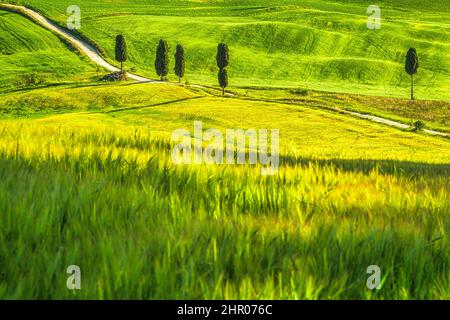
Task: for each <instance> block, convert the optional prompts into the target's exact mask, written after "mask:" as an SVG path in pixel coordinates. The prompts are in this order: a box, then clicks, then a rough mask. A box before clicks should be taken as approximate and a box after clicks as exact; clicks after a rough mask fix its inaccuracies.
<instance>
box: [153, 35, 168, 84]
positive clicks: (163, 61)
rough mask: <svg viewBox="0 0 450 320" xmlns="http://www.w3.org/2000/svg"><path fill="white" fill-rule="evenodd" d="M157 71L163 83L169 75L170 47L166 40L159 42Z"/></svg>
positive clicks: (156, 61) (156, 62)
mask: <svg viewBox="0 0 450 320" xmlns="http://www.w3.org/2000/svg"><path fill="white" fill-rule="evenodd" d="M155 69H156V73H157V74H158V76H160V77H161V81H163V80H164V78H165V77H167V75H168V74H169V45H168V44H167V41H166V40H163V39H161V40H159V43H158V48H157V49H156V60H155Z"/></svg>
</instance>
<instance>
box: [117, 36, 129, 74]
mask: <svg viewBox="0 0 450 320" xmlns="http://www.w3.org/2000/svg"><path fill="white" fill-rule="evenodd" d="M127 59H128V52H127V43H126V41H125V38H124V36H123V35H121V34H119V35H117V36H116V61H117V62H120V72H121V73H122V74H123V73H124V71H123V63H124V62H125V61H127Z"/></svg>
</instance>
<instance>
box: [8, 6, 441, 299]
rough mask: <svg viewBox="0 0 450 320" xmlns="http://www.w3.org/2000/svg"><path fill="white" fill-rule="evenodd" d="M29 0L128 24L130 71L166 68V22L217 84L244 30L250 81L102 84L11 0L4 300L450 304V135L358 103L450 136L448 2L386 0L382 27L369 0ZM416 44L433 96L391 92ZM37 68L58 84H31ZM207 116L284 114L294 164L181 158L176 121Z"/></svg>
mask: <svg viewBox="0 0 450 320" xmlns="http://www.w3.org/2000/svg"><path fill="white" fill-rule="evenodd" d="M11 2H13V1H11ZM16 2H17V1H16ZM18 2H22V3H27V4H31V5H32V6H34V7H38V8H39V9H41V10H42V11H43V12H44V13H45V14H47V15H49V16H50V17H51V18H53V19H55V20H57V21H59V22H62V21H64V19H65V18H64V12H65V8H66V7H67V6H68V5H69V4H70V5H71V4H77V3H78V4H80V5H81V8H82V12H83V17H84V19H83V22H82V26H83V28H82V30H81V32H82V33H83V34H84V35H86V36H89V37H91V38H92V39H93V40H94V41H95V42H97V43H99V44H100V45H101V46H102V47H104V48H105V49H106V53H107V55H108V57H109V59H110V58H111V57H113V52H112V48H113V43H112V42H111V41H112V39H113V35H115V33H116V32H119V31H123V32H124V33H125V34H126V36H127V39H129V46H130V53H131V56H130V60H131V62H130V63H129V64H128V66H129V67H131V66H133V65H134V66H136V67H137V68H138V71H139V72H141V73H142V74H144V75H150V76H152V77H155V75H154V74H153V71H152V65H153V55H154V48H153V47H156V41H157V40H158V39H159V37H160V36H164V37H166V38H167V39H168V40H169V41H170V43H171V44H172V45H174V44H175V42H177V41H183V43H184V44H185V45H186V47H187V48H188V49H189V51H188V58H189V63H188V79H189V81H191V82H199V83H202V84H212V83H215V73H216V70H215V66H214V51H215V44H216V42H218V41H220V40H226V41H227V42H229V44H232V45H231V50H232V66H231V71H232V74H233V78H232V84H233V87H232V88H230V91H231V92H232V93H233V94H234V96H232V97H227V98H222V97H220V95H219V92H218V90H217V88H196V87H189V86H178V85H162V84H150V83H149V84H131V83H122V84H108V83H99V82H96V81H97V78H98V77H99V76H100V74H101V73H104V71H102V70H98V68H96V67H95V66H92V65H91V63H89V62H87V61H86V60H85V59H84V58H81V57H80V56H78V55H77V54H76V53H74V52H73V51H70V50H69V48H68V47H66V46H65V45H64V44H63V43H61V42H60V40H59V39H58V38H57V37H56V36H54V35H53V34H52V33H50V32H48V31H46V30H45V29H43V28H41V27H39V26H37V25H35V24H33V23H32V22H31V21H29V20H27V19H25V18H23V17H20V16H19V15H17V14H10V13H4V12H2V11H0V38H1V40H2V41H1V42H0V49H1V53H2V57H1V58H2V59H1V60H0V67H2V70H3V71H4V72H3V73H2V75H0V84H1V85H0V90H2V92H0V221H1V222H2V223H1V225H0V244H1V245H0V270H1V271H0V299H26V298H30V299H38V298H40V299H62V298H66V299H119V298H120V299H132V298H136V299H171V298H172V299H218V298H221V299H450V277H449V270H450V250H449V247H450V241H449V237H448V233H449V230H450V162H449V159H450V140H449V139H445V138H438V137H431V136H427V135H425V134H422V133H414V132H409V131H402V130H398V129H395V128H390V127H387V126H384V125H380V124H376V123H372V122H369V121H365V120H361V119H358V118H353V117H350V116H348V115H344V114H341V113H340V111H342V110H353V111H362V112H366V113H371V114H375V115H381V116H384V117H387V118H390V119H394V120H398V121H402V122H405V123H406V122H411V121H414V120H417V119H420V120H422V121H424V122H425V123H426V125H427V127H429V128H434V129H438V130H443V131H450V128H449V109H448V107H449V103H448V102H447V101H448V100H449V97H450V96H448V92H447V87H448V84H449V83H448V72H449V68H448V56H449V47H448V44H447V43H448V41H447V40H448V38H449V31H448V18H447V17H446V16H445V12H447V11H448V9H447V7H446V2H445V1H433V3H432V4H431V3H430V4H427V6H423V5H420V3H419V2H418V1H412V2H411V1H408V2H407V1H406V0H401V1H383V3H382V5H383V7H384V8H386V10H384V12H385V13H384V14H386V17H388V18H390V19H389V20H388V21H386V28H385V27H383V29H382V30H381V31H380V32H379V33H375V34H372V33H371V32H369V31H367V30H366V29H364V28H363V25H364V23H365V18H364V12H365V8H366V5H367V4H365V2H362V1H355V0H353V1H335V2H332V3H331V2H328V1H302V2H301V3H302V4H301V5H300V4H299V1H293V0H291V1H287V0H282V1H262V0H255V1H248V0H245V1H221V2H212V1H205V2H194V1H184V0H183V1H175V0H174V1H164V3H161V1H156V0H155V1H153V0H146V1H144V0H136V1H120V2H115V3H114V4H112V2H111V1H106V0H105V1H100V0H97V1H66V0H61V1H58V2H57V3H55V2H54V1H49V0H40V1H35V0H29V1H18ZM361 8H362V10H363V11H362V12H361ZM400 9H401V10H400ZM419 9H420V12H421V14H420V16H417V15H416V14H415V13H414V12H415V11H416V10H419ZM446 19H447V20H446ZM124 21H127V23H124ZM330 21H331V24H329V22H330ZM419 30H420V31H419ZM225 34H226V36H224V35H225ZM367 43H371V45H368V44H367ZM410 43H413V44H414V45H416V46H417V48H419V54H421V61H423V62H422V63H421V71H420V72H421V73H420V76H419V78H420V79H418V90H417V92H418V94H419V96H420V97H421V98H428V99H431V100H426V101H425V100H420V101H415V102H409V101H407V100H404V99H399V98H394V97H389V96H400V97H401V96H407V95H408V88H407V86H408V79H407V78H406V76H405V75H404V72H403V67H402V64H401V60H402V59H403V55H404V53H403V51H404V50H403V49H404V47H405V48H406V47H407V46H409V44H410ZM387 45H389V47H387ZM298 48H299V50H297V49H298ZM422 53H423V55H422ZM385 55H387V58H386V56H385ZM43 56H45V57H44V58H43ZM253 59H256V60H257V61H258V63H257V64H255V63H254V62H253ZM296 61H300V62H299V63H296ZM283 68H284V69H286V70H285V71H283V70H284V69H283ZM48 70H50V71H48ZM47 72H48V75H47ZM30 73H35V74H36V77H37V78H41V77H44V79H45V81H44V83H42V84H34V85H31V87H30V86H28V85H25V86H23V85H19V84H18V83H17V81H15V80H14V79H16V78H17V77H20V76H21V75H22V76H23V75H24V74H30ZM403 82H405V83H403ZM38 86H40V88H36V87H38ZM313 89H320V92H319V91H315V90H313ZM324 91H334V92H328V93H327V92H324ZM335 92H338V93H335ZM345 92H350V93H351V94H345ZM362 94H364V95H362ZM369 94H371V95H374V94H375V95H381V96H382V97H374V96H370V95H369ZM436 100H441V101H436ZM446 100H447V101H446ZM194 121H202V122H203V127H204V128H205V129H207V128H217V129H219V130H220V131H222V132H224V131H225V130H226V129H236V128H242V129H249V128H256V129H258V128H264V129H279V130H280V149H281V155H280V162H281V163H280V170H279V171H278V173H277V174H276V175H274V176H261V175H260V168H259V166H258V165H257V166H250V165H241V166H225V165H218V166H212V165H198V166H194V165H193V166H187V165H185V166H176V165H175V164H174V163H173V162H172V160H171V157H170V155H171V150H172V148H173V144H174V142H173V141H171V139H170V137H171V134H172V132H173V130H176V129H181V128H185V129H188V130H189V131H191V132H192V130H193V123H194ZM72 264H76V265H79V266H80V267H81V270H82V290H80V291H76V292H72V291H69V290H67V288H66V280H67V276H68V275H67V274H66V269H67V267H68V266H69V265H72ZM370 265H378V266H380V267H381V270H382V277H383V287H382V289H381V290H377V291H370V290H368V289H367V288H366V280H367V278H368V275H367V274H366V270H367V267H368V266H370Z"/></svg>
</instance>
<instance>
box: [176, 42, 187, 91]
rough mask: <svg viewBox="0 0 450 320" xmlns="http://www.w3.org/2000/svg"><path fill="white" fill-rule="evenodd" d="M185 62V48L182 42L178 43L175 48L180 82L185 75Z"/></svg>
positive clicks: (177, 73)
mask: <svg viewBox="0 0 450 320" xmlns="http://www.w3.org/2000/svg"><path fill="white" fill-rule="evenodd" d="M185 64H186V61H185V56H184V48H183V46H182V45H181V44H177V48H176V50H175V74H176V75H177V77H178V82H179V83H181V78H183V77H184V71H185Z"/></svg>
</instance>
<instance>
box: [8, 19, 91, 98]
mask: <svg viewBox="0 0 450 320" xmlns="http://www.w3.org/2000/svg"><path fill="white" fill-rule="evenodd" d="M0 39H1V42H0V56H1V60H0V69H1V70H2V72H1V73H0V90H2V91H3V90H11V89H20V88H23V87H27V86H30V85H46V84H47V85H48V84H56V83H61V82H70V81H80V80H85V79H88V78H89V77H92V76H95V75H96V71H97V67H96V66H95V65H94V64H91V63H90V62H88V60H86V59H82V58H81V57H79V56H77V54H76V53H75V52H70V51H69V50H68V47H67V46H66V45H65V44H64V43H62V42H61V41H60V40H59V39H58V38H57V37H56V36H54V35H53V34H52V33H51V32H50V31H47V30H45V29H43V28H39V27H37V26H36V25H35V24H34V23H33V22H31V21H30V20H28V19H26V18H24V17H21V16H19V15H17V14H14V13H9V12H5V11H0Z"/></svg>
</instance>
